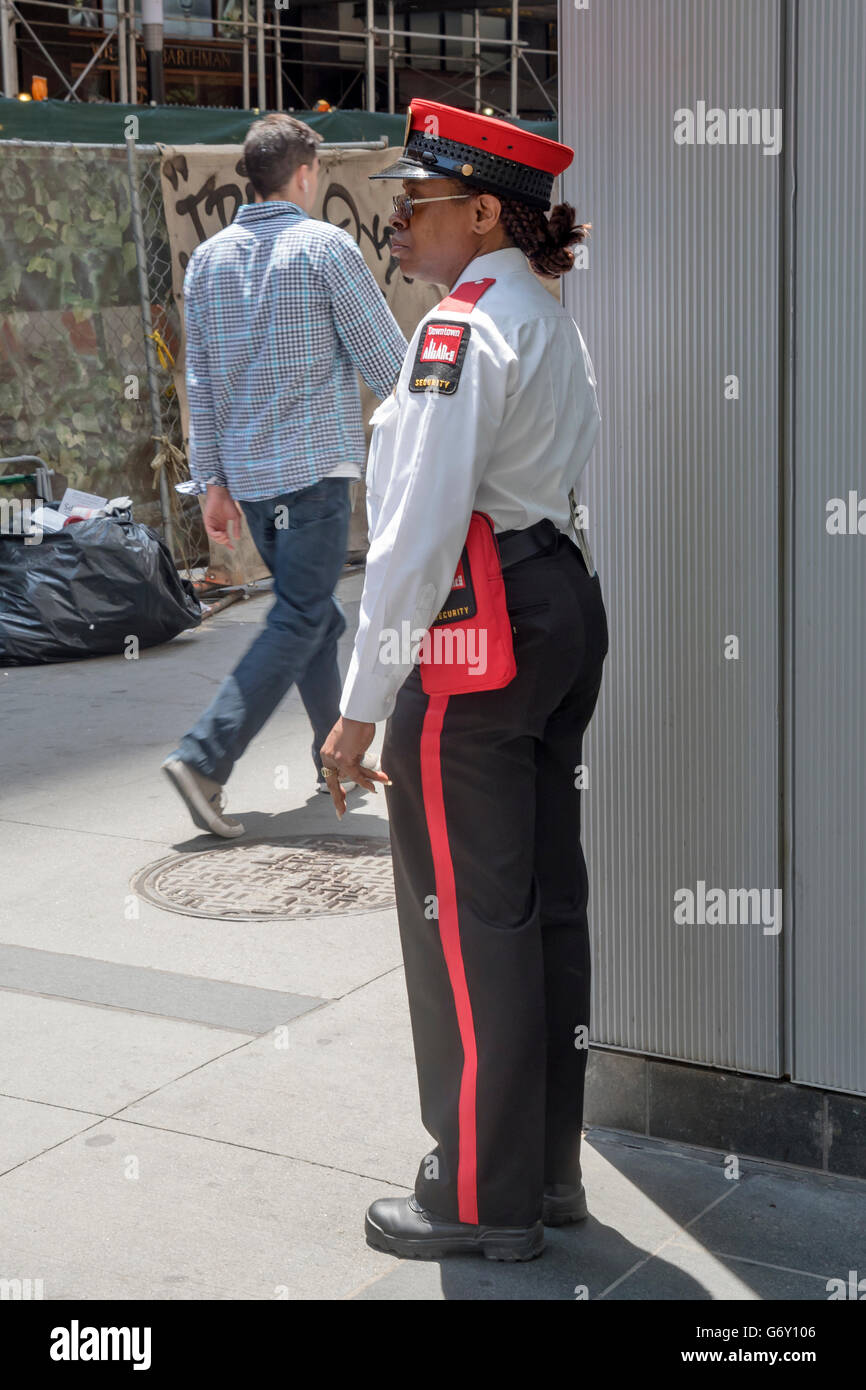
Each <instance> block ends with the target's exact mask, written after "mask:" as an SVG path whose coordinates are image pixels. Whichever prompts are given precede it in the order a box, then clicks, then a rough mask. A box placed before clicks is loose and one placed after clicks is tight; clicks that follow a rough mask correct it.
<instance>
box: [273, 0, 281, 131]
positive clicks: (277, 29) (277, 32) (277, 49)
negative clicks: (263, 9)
mask: <svg viewBox="0 0 866 1390" xmlns="http://www.w3.org/2000/svg"><path fill="white" fill-rule="evenodd" d="M274 104H275V106H276V109H277V111H282V109H283V34H282V20H281V15H280V10H279V7H277V8H276V9H275V10H274Z"/></svg>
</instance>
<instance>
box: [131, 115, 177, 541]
mask: <svg viewBox="0 0 866 1390" xmlns="http://www.w3.org/2000/svg"><path fill="white" fill-rule="evenodd" d="M126 167H127V170H128V172H129V206H130V212H131V214H132V215H131V218H130V228H131V231H132V239H133V241H134V242H135V262H136V266H137V268H138V302H139V307H140V309H141V325H142V328H143V329H144V356H145V361H146V363H147V392H148V397H149V400H150V427H151V433H152V435H153V443H154V453H156V450H157V447H159V448H161V447H162V445H161V442H160V441H161V440H162V437H163V434H164V433H165V431H164V429H163V423H162V403H161V394H160V383H159V371H158V369H157V363H156V348H155V347H154V344H153V319H152V318H151V314H150V286H149V284H148V279H147V250H146V246H145V240H144V223H143V221H142V218H141V199H140V198H139V195H138V170H137V169H136V164H135V141H134V139H133V138H132V136H131V135H130V136H127V139H126ZM159 510H160V513H161V515H162V528H163V532H164V535H165V543H166V545H167V546H168V548H169V550H170V551H171V552H172V553H174V527H173V526H172V524H171V497H170V494H169V490H168V479H167V477H166V476H165V469H164V468H161V469H160V470H159Z"/></svg>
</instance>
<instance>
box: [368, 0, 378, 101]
mask: <svg viewBox="0 0 866 1390" xmlns="http://www.w3.org/2000/svg"><path fill="white" fill-rule="evenodd" d="M374 22H375V15H374V13H373V0H367V110H368V111H375V110H376V35H375V33H374V32H373V26H374Z"/></svg>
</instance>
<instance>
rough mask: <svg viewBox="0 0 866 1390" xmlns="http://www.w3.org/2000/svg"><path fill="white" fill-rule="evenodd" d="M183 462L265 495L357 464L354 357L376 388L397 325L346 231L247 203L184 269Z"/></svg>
mask: <svg viewBox="0 0 866 1390" xmlns="http://www.w3.org/2000/svg"><path fill="white" fill-rule="evenodd" d="M183 295H184V318H185V326H186V382H187V395H188V398H189V418H190V471H191V473H192V476H193V478H194V479H195V480H196V481H197V482H199V483H201V484H204V483H207V482H209V481H210V482H218V483H221V484H222V485H223V486H224V487H227V488H228V490H229V492H230V493H231V495H232V496H233V497H236V498H239V499H243V500H245V501H260V500H262V499H264V498H268V497H274V496H276V495H277V494H278V493H282V492H294V491H297V490H298V489H299V488H304V487H310V486H311V485H312V484H313V483H316V482H318V481H319V479H320V478H323V477H324V476H325V474H326V473H330V472H331V470H332V469H334V468H336V467H337V465H338V464H347V463H349V464H351V463H355V464H358V465H359V466H363V463H364V457H365V454H366V447H365V442H364V431H363V426H362V422H361V402H360V396H359V392H358V379H357V376H356V370H357V371H359V372H360V373H361V375H362V376H363V378H364V380H365V381H366V382H367V384H368V386H370V388H371V389H372V390H373V391H374V392H375V393H376V395H377V396H379V397H380V399H384V398H385V397H386V396H387V395H389V394H390V392H391V389H392V387H393V385H394V382H395V381H396V379H397V376H398V374H399V372H400V368H401V366H402V364H403V358H404V356H405V353H406V339H405V338H404V337H403V334H402V333H401V331H400V329H399V328H398V326H397V323H396V320H395V319H394V316H393V314H392V313H391V311H390V309H389V308H388V306H387V305H386V303H385V300H384V298H383V296H382V292H381V290H380V289H379V287H378V285H377V284H376V281H375V280H374V278H373V276H372V274H371V272H370V270H369V269H368V267H367V265H366V264H365V262H364V258H363V256H362V255H361V252H360V251H359V249H358V247H357V245H356V244H355V242H354V241H353V240H352V238H351V237H350V236H349V234H348V233H347V232H344V231H343V230H342V229H341V228H339V227H333V226H331V225H330V223H328V222H319V221H316V220H315V219H313V218H311V217H308V216H307V214H306V213H305V212H304V211H303V209H302V208H300V207H298V206H297V204H295V203H286V202H277V201H274V202H266V203H250V204H246V205H245V206H243V207H242V208H240V210H239V211H238V214H237V217H236V218H235V220H234V222H233V223H232V225H231V226H230V227H226V228H225V230H224V231H222V232H218V233H217V234H216V236H213V237H211V238H210V240H209V241H206V242H203V243H202V245H201V246H199V247H198V248H197V249H196V251H194V252H193V255H192V256H191V258H190V262H189V265H188V267H187V271H186V278H185V280H184V290H183Z"/></svg>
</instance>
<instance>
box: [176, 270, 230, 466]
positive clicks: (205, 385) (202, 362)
mask: <svg viewBox="0 0 866 1390" xmlns="http://www.w3.org/2000/svg"><path fill="white" fill-rule="evenodd" d="M200 264H201V263H200V261H198V260H197V258H196V256H195V254H193V256H192V258H191V260H190V262H189V265H188V266H187V268H186V276H185V277H184V282H183V322H184V332H185V339H186V394H187V401H188V403H189V471H190V476H191V477H192V478H194V479H195V481H196V482H197V483H201V484H202V485H204V484H206V483H208V481H209V480H210V479H213V480H214V481H215V482H216V483H218V484H219V485H221V486H222V487H225V484H226V480H225V475H224V474H223V471H222V469H221V467H220V459H219V445H218V442H217V428H216V411H215V409H214V402H213V391H212V389H211V381H210V367H209V364H208V353H207V343H206V340H205V331H204V326H203V323H202V310H201V301H200V295H199V288H198V279H197V277H198V272H199V269H200Z"/></svg>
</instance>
